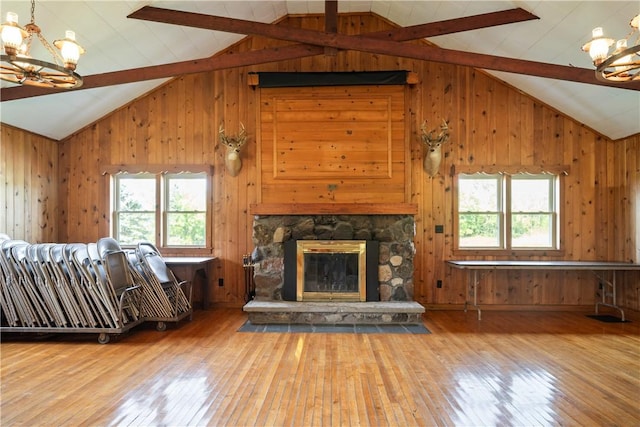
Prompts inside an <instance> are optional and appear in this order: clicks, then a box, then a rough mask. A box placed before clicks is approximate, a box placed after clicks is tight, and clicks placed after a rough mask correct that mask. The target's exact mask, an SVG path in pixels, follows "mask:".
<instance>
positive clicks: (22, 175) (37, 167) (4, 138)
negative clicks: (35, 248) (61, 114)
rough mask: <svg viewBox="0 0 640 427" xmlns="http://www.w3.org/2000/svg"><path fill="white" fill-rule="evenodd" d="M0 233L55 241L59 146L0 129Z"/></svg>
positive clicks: (47, 139) (37, 137) (22, 132)
mask: <svg viewBox="0 0 640 427" xmlns="http://www.w3.org/2000/svg"><path fill="white" fill-rule="evenodd" d="M0 183H1V186H0V233H5V234H8V235H9V236H11V237H12V238H14V239H21V240H26V241H28V242H34V243H45V242H56V241H57V240H58V224H57V219H58V216H57V214H56V210H57V209H58V143H57V142H56V141H54V140H51V139H49V138H46V137H44V136H40V135H35V134H32V133H29V132H25V131H23V130H21V129H16V128H14V127H11V126H7V125H5V124H2V125H1V126H0Z"/></svg>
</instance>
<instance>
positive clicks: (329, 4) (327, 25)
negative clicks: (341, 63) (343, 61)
mask: <svg viewBox="0 0 640 427" xmlns="http://www.w3.org/2000/svg"><path fill="white" fill-rule="evenodd" d="M324 30H325V31H326V32H327V33H330V34H335V33H337V32H338V0H325V2H324ZM324 54H325V55H327V56H336V55H337V54H338V49H336V48H335V47H325V48H324Z"/></svg>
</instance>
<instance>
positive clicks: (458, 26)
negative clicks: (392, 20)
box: [364, 7, 540, 42]
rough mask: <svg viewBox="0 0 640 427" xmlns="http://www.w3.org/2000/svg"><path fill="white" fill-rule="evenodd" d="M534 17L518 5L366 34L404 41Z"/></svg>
mask: <svg viewBox="0 0 640 427" xmlns="http://www.w3.org/2000/svg"><path fill="white" fill-rule="evenodd" d="M534 19H540V18H539V17H537V16H536V15H534V14H533V13H530V12H527V11H526V10H524V9H522V8H519V7H518V8H515V9H507V10H502V11H499V12H489V13H482V14H480V15H472V16H465V17H462V18H455V19H447V20H445V21H437V22H429V23H426V24H419V25H412V26H409V27H403V28H394V29H392V30H385V31H376V32H374V33H367V34H364V35H365V36H367V37H371V38H376V39H387V40H394V41H397V42H403V41H409V40H417V39H422V38H426V37H435V36H442V35H445V34H453V33H459V32H463V31H471V30H478V29H481V28H489V27H495V26H498V25H505V24H512V23H516V22H524V21H531V20H534Z"/></svg>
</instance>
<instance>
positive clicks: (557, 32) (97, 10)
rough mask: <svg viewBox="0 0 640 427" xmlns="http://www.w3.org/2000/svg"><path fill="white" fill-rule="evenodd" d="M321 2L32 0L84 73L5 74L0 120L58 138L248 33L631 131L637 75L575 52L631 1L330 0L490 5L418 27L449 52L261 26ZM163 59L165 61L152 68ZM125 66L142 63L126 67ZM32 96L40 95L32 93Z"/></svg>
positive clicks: (406, 17)
mask: <svg viewBox="0 0 640 427" xmlns="http://www.w3.org/2000/svg"><path fill="white" fill-rule="evenodd" d="M330 3H334V2H330ZM144 6H152V7H154V8H163V9H172V10H179V11H183V12H188V13H196V14H199V15H191V14H186V15H184V16H182V17H179V16H177V15H175V14H169V15H166V14H165V13H164V12H163V11H158V10H154V9H146V10H145V9H142V8H143V7H144ZM1 7H2V15H3V18H4V15H5V14H6V12H7V11H14V12H16V13H18V15H19V16H20V23H21V24H22V25H24V24H26V23H27V22H28V21H29V16H30V3H29V2H27V1H24V0H22V1H3V2H2V5H1ZM325 7H327V5H326V4H325V2H324V1H315V0H311V1H309V0H273V1H271V0H257V1H118V0H111V1H38V2H36V9H35V18H36V19H35V21H36V23H37V24H38V25H39V26H40V27H41V28H42V32H43V35H44V36H45V37H46V38H47V39H48V40H49V41H52V40H53V39H55V38H60V37H61V35H63V34H64V31H65V30H66V29H73V30H75V31H76V34H77V39H78V42H79V43H80V44H81V45H83V47H85V49H86V50H87V53H86V54H85V55H83V56H82V57H81V60H80V63H79V66H78V70H77V71H78V72H79V73H80V74H82V75H83V76H85V88H84V89H81V90H72V91H64V92H55V93H54V94H47V95H39V94H38V92H37V91H36V92H33V93H29V92H27V91H24V89H26V88H22V87H17V88H13V87H11V84H7V83H5V82H3V83H2V91H1V93H0V96H1V97H2V101H3V102H2V103H1V104H0V120H1V121H2V122H3V123H7V124H10V125H13V126H16V127H19V128H22V129H26V130H29V131H31V132H35V133H38V134H41V135H45V136H48V137H50V138H53V139H56V140H61V139H63V138H65V137H67V136H69V135H70V134H72V133H73V132H76V131H77V130H79V129H81V128H83V127H84V126H87V125H88V124H90V123H92V122H94V121H96V120H98V119H99V118H101V117H103V116H105V115H106V114H108V113H110V112H111V111H113V110H115V109H117V108H118V107H120V106H122V105H124V104H126V103H128V102H130V101H131V100H133V99H135V98H136V97H138V96H141V95H143V94H145V93H146V92H148V91H150V90H151V89H153V88H154V87H157V86H158V85H160V84H162V83H164V82H165V81H167V79H169V78H171V77H172V76H175V75H177V74H176V73H179V72H194V71H197V70H198V68H197V67H203V68H204V69H207V68H208V69H213V68H215V67H220V64H219V63H215V62H214V61H204V60H203V61H195V62H197V66H195V65H194V63H195V62H194V61H192V60H200V59H205V58H210V57H212V56H214V55H215V54H216V53H217V52H219V51H221V50H223V49H224V48H226V47H228V46H230V45H232V44H233V43H235V42H237V41H239V40H240V39H242V38H243V37H245V35H247V34H250V33H251V34H263V35H269V36H273V37H275V38H281V39H289V40H291V41H298V42H301V43H305V44H302V45H300V46H299V48H300V49H310V46H311V45H314V44H316V45H329V46H333V47H337V48H347V49H360V50H365V51H374V52H375V51H377V52H380V53H384V52H385V51H394V49H395V51H398V52H400V51H402V55H408V56H409V57H419V58H427V59H429V60H436V61H442V62H451V63H460V64H466V65H469V64H475V66H476V67H478V68H481V69H485V70H486V71H487V72H488V73H490V74H493V75H495V76H496V77H497V78H499V79H501V80H503V81H505V82H507V83H508V84H510V85H512V86H514V87H516V88H518V89H519V90H521V91H523V92H525V93H528V94H530V95H531V96H533V97H535V98H537V99H539V100H541V101H542V102H544V103H546V104H548V105H550V106H551V107H553V108H555V109H557V110H558V111H560V112H562V113H564V114H567V115H568V116H570V117H573V118H574V119H576V120H577V121H579V122H581V123H584V124H585V125H587V126H589V127H590V128H592V129H594V130H596V131H597V132H599V133H601V134H603V135H605V136H607V137H609V138H611V139H619V138H623V137H626V136H630V135H634V134H636V133H640V90H639V89H640V82H635V83H633V84H631V85H629V84H627V85H624V84H621V85H620V87H619V88H617V87H608V86H602V85H597V84H592V82H591V80H595V78H593V77H592V76H591V73H587V72H586V71H585V70H586V69H588V70H592V69H593V66H592V64H591V60H590V58H589V56H588V55H587V54H585V53H584V52H582V51H581V50H580V46H581V45H582V44H584V43H585V42H587V41H588V40H589V38H590V33H591V29H592V28H593V27H596V26H603V27H604V28H605V31H607V35H609V36H610V37H613V38H622V37H624V36H626V35H627V34H628V32H629V30H630V27H629V25H628V23H629V21H630V19H631V18H632V17H633V16H635V15H636V14H638V12H640V2H638V1H621V2H617V1H564V2H556V1H397V0H380V1H378V0H370V1H359V0H358V1H352V0H339V1H338V2H337V12H338V13H348V12H372V13H375V14H377V15H379V16H381V17H383V18H386V19H387V20H389V21H391V22H393V23H395V24H396V25H398V26H399V27H411V26H416V25H420V24H425V23H434V22H440V21H447V20H452V19H456V18H463V17H474V16H476V15H480V14H490V15H486V18H479V19H476V20H475V21H478V22H474V23H473V25H474V28H476V29H471V30H467V31H455V32H452V33H448V34H442V25H436V26H434V27H433V28H432V31H435V32H432V33H428V32H427V33H426V34H441V35H435V36H433V35H428V36H427V37H426V39H427V40H429V41H430V42H431V43H433V44H435V45H436V46H438V47H440V48H443V49H446V50H439V49H429V48H428V47H425V49H424V50H420V51H418V50H416V49H413V48H411V49H409V48H407V49H404V48H402V49H400V48H401V47H400V46H399V45H397V44H394V43H401V40H400V39H395V40H393V39H388V40H385V39H384V38H382V39H381V38H380V37H378V42H377V43H374V42H373V41H372V39H370V38H366V39H365V38H362V39H359V40H358V39H352V38H348V37H342V35H340V34H337V35H335V34H316V35H314V34H305V33H303V32H288V31H282V30H281V31H272V30H273V28H272V27H270V26H265V25H260V23H262V24H270V23H273V22H275V21H277V20H279V19H280V18H282V17H283V16H286V15H297V14H308V13H325V11H327V10H330V9H325ZM331 7H335V5H334V6H329V8H331ZM516 8H520V9H522V10H521V11H520V12H515V13H518V14H522V15H523V16H527V15H528V17H527V18H526V19H525V18H522V19H518V20H517V21H518V22H512V23H508V24H503V25H495V24H494V23H491V25H492V26H489V27H486V28H479V27H482V26H483V25H482V22H483V21H486V22H489V21H487V20H488V19H489V17H490V16H492V17H493V16H495V14H494V13H496V12H503V11H509V10H511V9H516ZM141 9H142V10H141ZM134 12H135V13H134ZM145 12H146V13H145ZM156 12H159V15H158V14H156ZM505 13H506V12H505ZM132 14H134V15H133V16H131V17H130V15H132ZM201 15H213V16H215V17H218V18H215V19H209V18H207V17H202V16H201ZM167 16H168V17H169V19H167ZM136 17H137V19H136ZM181 19H183V21H184V22H183V21H181ZM238 20H242V21H238ZM514 20H515V19H514ZM154 21H162V22H154ZM247 21H252V22H247ZM167 22H170V23H167ZM185 24H187V25H185ZM194 27H200V28H194ZM212 28H215V29H212ZM223 30H224V31H223ZM414 34H415V33H414ZM423 34H424V33H423ZM405 39H406V38H405ZM313 49H316V50H318V49H317V47H315V48H313ZM318 52H320V54H322V52H323V51H321V50H318ZM32 53H33V54H34V56H36V57H43V58H44V57H47V56H46V54H45V53H41V54H38V53H37V52H32ZM263 54H264V53H262V54H261V53H260V52H258V53H256V55H255V57H248V58H247V59H246V60H247V61H256V62H257V61H264V58H261V55H262V56H264V55H263ZM495 57H501V58H504V59H496V58H495ZM185 61H189V62H185ZM167 64H171V65H169V66H165V67H157V66H160V65H167ZM570 67H574V68H575V70H574V69H572V68H570ZM130 69H139V70H137V71H136V72H134V73H131V72H128V71H126V70H130ZM355 71H357V70H355ZM540 76H545V77H540ZM160 77H161V78H160ZM138 80H141V81H138ZM571 80H574V81H571ZM582 81H590V82H589V83H583V82H582ZM124 82H126V83H124ZM47 93H48V92H47ZM34 94H35V95H38V96H31V95H34Z"/></svg>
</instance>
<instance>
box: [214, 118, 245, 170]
mask: <svg viewBox="0 0 640 427" xmlns="http://www.w3.org/2000/svg"><path fill="white" fill-rule="evenodd" d="M218 136H219V137H220V142H221V143H222V144H224V145H226V146H227V151H226V153H225V154H224V166H225V167H226V168H227V172H229V174H230V175H231V176H238V174H239V173H240V169H242V160H241V159H240V148H242V146H243V145H244V144H245V142H247V132H246V129H245V127H244V125H243V124H242V123H240V133H239V134H238V135H237V136H228V135H227V134H226V133H225V131H224V126H223V125H222V124H221V125H220V128H219V129H218Z"/></svg>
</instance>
